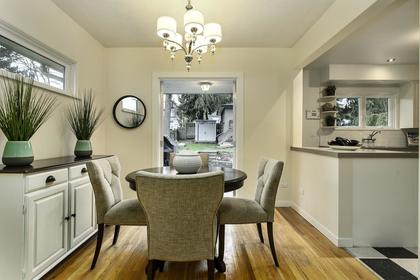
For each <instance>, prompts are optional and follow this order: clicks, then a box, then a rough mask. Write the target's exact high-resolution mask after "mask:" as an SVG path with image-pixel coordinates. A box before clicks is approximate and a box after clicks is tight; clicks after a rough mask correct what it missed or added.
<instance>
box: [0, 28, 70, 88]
mask: <svg viewBox="0 0 420 280" xmlns="http://www.w3.org/2000/svg"><path fill="white" fill-rule="evenodd" d="M0 69H4V70H6V71H8V72H12V73H17V74H22V75H23V76H25V77H28V78H32V79H34V80H35V81H37V82H39V83H42V84H46V85H49V86H51V87H54V88H58V89H61V90H64V86H65V85H64V80H65V79H64V75H65V66H64V65H61V64H59V63H57V62H55V61H52V60H51V59H48V58H46V57H44V56H42V55H40V54H38V53H36V52H34V51H32V50H30V49H28V48H25V47H24V46H22V45H19V44H17V43H15V42H13V41H11V40H9V39H7V38H5V37H3V36H0Z"/></svg>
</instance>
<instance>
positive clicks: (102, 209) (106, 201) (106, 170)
mask: <svg viewBox="0 0 420 280" xmlns="http://www.w3.org/2000/svg"><path fill="white" fill-rule="evenodd" d="M86 166H87V170H88V173H89V178H90V181H91V183H92V187H93V192H94V194H95V204H96V218H97V223H98V237H97V240H96V249H95V255H94V257H93V261H92V266H91V269H94V268H95V265H96V261H97V260H98V256H99V252H100V251H101V245H102V239H103V234H104V228H105V225H115V233H114V239H113V242H112V245H115V244H116V243H117V240H118V234H119V231H120V225H128V226H145V225H146V217H145V215H144V212H143V209H142V208H141V206H140V203H139V201H138V199H136V198H134V199H127V200H123V199H122V190H121V182H120V173H121V165H120V162H119V160H118V158H117V157H115V156H113V157H108V158H103V159H98V160H93V161H90V162H88V163H87V164H86Z"/></svg>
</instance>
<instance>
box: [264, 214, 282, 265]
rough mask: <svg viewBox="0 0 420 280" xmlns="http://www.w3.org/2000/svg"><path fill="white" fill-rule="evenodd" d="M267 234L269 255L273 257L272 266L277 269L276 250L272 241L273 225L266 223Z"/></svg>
mask: <svg viewBox="0 0 420 280" xmlns="http://www.w3.org/2000/svg"><path fill="white" fill-rule="evenodd" d="M267 233H268V240H269V241H270V249H271V255H272V256H273V260H274V264H275V265H276V266H277V267H279V262H278V260H277V254H276V248H275V247H274V239H273V223H272V222H268V223H267Z"/></svg>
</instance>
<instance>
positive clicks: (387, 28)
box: [308, 0, 420, 68]
mask: <svg viewBox="0 0 420 280" xmlns="http://www.w3.org/2000/svg"><path fill="white" fill-rule="evenodd" d="M419 38H420V36H419V8H418V1H417V0H408V1H401V5H399V6H397V7H395V8H394V9H391V10H389V11H387V12H386V13H384V14H382V15H380V16H379V17H378V18H376V19H374V20H373V21H372V22H369V23H368V24H367V25H366V26H364V27H362V28H361V29H359V30H357V31H356V32H355V33H353V34H352V35H350V36H349V37H348V38H346V39H344V40H343V41H342V42H340V43H339V44H338V45H337V46H335V47H333V48H332V49H331V50H329V51H327V52H326V53H325V54H324V55H322V56H321V57H319V58H318V59H317V60H316V61H314V62H313V63H312V64H310V65H309V66H308V68H319V67H323V66H325V65H327V64H334V63H335V64H348V63H351V64H387V62H386V60H387V59H388V58H396V62H394V64H417V63H418V61H419Z"/></svg>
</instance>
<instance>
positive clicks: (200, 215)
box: [136, 171, 224, 279]
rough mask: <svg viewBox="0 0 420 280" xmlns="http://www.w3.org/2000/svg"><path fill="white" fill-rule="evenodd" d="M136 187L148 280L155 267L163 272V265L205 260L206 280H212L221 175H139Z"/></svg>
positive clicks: (209, 173)
mask: <svg viewBox="0 0 420 280" xmlns="http://www.w3.org/2000/svg"><path fill="white" fill-rule="evenodd" d="M136 185H137V196H138V199H139V201H140V204H141V206H142V207H143V210H144V212H145V214H146V220H147V241H148V258H149V264H148V267H147V279H153V278H154V274H155V270H156V269H157V268H158V267H159V268H160V270H161V271H163V265H164V262H165V261H173V262H190V261H199V260H207V268H208V279H214V256H215V247H216V239H217V211H218V209H219V205H220V202H221V201H222V198H223V192H224V175H223V172H221V171H215V172H207V173H201V174H194V175H162V174H156V173H148V172H144V171H140V172H138V173H137V176H136Z"/></svg>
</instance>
